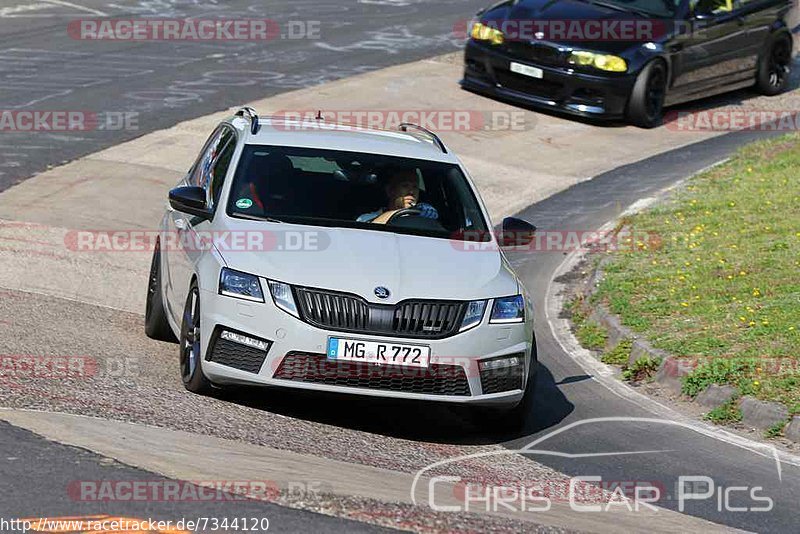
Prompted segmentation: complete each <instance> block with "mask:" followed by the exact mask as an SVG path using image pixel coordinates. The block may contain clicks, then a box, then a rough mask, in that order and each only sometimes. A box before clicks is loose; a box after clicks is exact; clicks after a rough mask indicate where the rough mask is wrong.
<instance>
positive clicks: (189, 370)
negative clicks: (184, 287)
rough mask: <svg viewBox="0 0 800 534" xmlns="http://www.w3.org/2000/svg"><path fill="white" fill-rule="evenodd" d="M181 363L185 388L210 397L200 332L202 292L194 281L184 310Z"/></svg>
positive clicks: (209, 382) (209, 384) (179, 348)
mask: <svg viewBox="0 0 800 534" xmlns="http://www.w3.org/2000/svg"><path fill="white" fill-rule="evenodd" d="M178 350H179V361H180V370H181V379H182V380H183V386H184V387H185V388H186V389H187V390H189V391H191V392H192V393H197V394H199V395H208V394H210V393H211V391H212V389H213V386H212V384H211V381H209V380H208V378H206V375H205V374H203V366H202V363H201V359H202V352H203V351H202V337H201V332H200V290H199V289H198V287H197V281H192V285H191V286H190V287H189V295H188V296H187V297H186V305H185V306H184V308H183V320H182V324H181V339H180V345H179V347H178Z"/></svg>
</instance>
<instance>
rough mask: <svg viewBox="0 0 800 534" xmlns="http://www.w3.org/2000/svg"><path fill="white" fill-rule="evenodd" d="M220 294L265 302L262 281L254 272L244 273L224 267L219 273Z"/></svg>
mask: <svg viewBox="0 0 800 534" xmlns="http://www.w3.org/2000/svg"><path fill="white" fill-rule="evenodd" d="M219 294H220V295H226V296H228V297H235V298H239V299H245V300H252V301H254V302H264V293H262V291H261V282H259V280H258V277H257V276H255V275H252V274H247V273H242V272H239V271H234V270H233V269H228V268H227V267H223V268H222V273H221V274H220V275H219Z"/></svg>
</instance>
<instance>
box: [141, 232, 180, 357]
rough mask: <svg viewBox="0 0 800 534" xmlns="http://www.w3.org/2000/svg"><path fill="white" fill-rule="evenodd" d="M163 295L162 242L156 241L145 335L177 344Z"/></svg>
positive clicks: (145, 311)
mask: <svg viewBox="0 0 800 534" xmlns="http://www.w3.org/2000/svg"><path fill="white" fill-rule="evenodd" d="M163 298H164V297H163V294H162V293H161V242H160V241H156V246H155V249H154V250H153V259H152V261H151V262H150V277H149V278H148V279H147V300H146V304H145V310H144V333H145V334H147V337H149V338H152V339H157V340H158V341H170V342H173V343H175V342H176V341H178V340H177V339H175V334H174V333H173V332H172V328H170V326H169V322H168V321H167V312H166V310H164V300H163Z"/></svg>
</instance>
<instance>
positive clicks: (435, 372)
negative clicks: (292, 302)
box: [201, 280, 536, 406]
mask: <svg viewBox="0 0 800 534" xmlns="http://www.w3.org/2000/svg"><path fill="white" fill-rule="evenodd" d="M262 285H263V287H267V285H266V283H265V281H263V280H262ZM489 309H490V308H489ZM531 315H532V314H531ZM488 316H489V313H488V310H487V313H486V314H485V317H484V320H483V323H482V324H480V325H479V326H477V327H475V328H472V329H470V330H468V331H465V332H462V333H459V334H456V335H454V336H451V337H447V338H444V339H425V340H420V339H403V338H395V337H386V336H376V335H368V334H352V333H344V332H337V331H332V330H327V329H322V328H317V327H315V326H312V325H310V324H307V323H305V322H303V321H302V320H300V319H298V318H296V317H294V316H292V315H290V314H288V313H286V312H284V311H283V310H281V309H279V308H277V307H276V306H275V305H274V304H273V302H272V300H271V299H270V298H269V295H267V302H266V303H255V302H248V301H244V300H239V299H235V298H231V297H226V296H223V295H219V294H217V293H214V292H210V291H205V290H203V291H201V333H202V347H203V350H202V354H203V358H202V360H201V361H202V369H203V372H204V373H205V375H206V376H207V377H208V379H209V380H211V381H212V382H214V383H216V384H219V385H237V384H238V385H265V386H282V387H290V388H300V389H308V390H317V391H329V392H338V393H348V394H358V395H365V396H379V397H390V398H398V399H416V400H426V401H437V402H449V403H461V404H464V403H469V404H481V405H509V406H510V405H514V404H516V403H518V402H519V401H520V400H521V398H522V395H523V391H524V389H525V382H526V377H527V376H528V371H529V366H530V365H531V347H532V342H533V339H534V337H533V327H532V325H531V322H530V320H529V321H527V322H525V323H519V324H489V323H488V320H489V317H488ZM223 329H224V330H228V331H233V332H237V333H240V334H244V335H246V336H251V337H254V338H258V339H262V340H265V341H267V342H269V343H270V346H269V349H268V350H267V352H266V356H264V354H263V351H261V353H260V354H261V358H262V359H263V361H262V360H261V359H257V358H256V357H257V356H258V353H259V351H258V350H256V349H253V348H248V347H236V346H235V345H232V344H231V342H230V341H226V342H225V343H224V344H222V343H221V342H220V338H219V334H220V331H221V330H223ZM329 336H336V337H347V338H358V339H366V340H383V341H389V342H395V343H410V344H425V345H428V346H430V348H431V358H430V368H429V370H428V372H426V373H427V374H425V375H424V376H421V375H417V374H415V373H419V372H421V370H419V369H414V368H388V367H387V366H375V365H373V366H363V365H362V364H360V363H359V364H355V363H346V362H331V361H330V360H327V359H326V357H325V352H326V349H327V341H328V337H329ZM239 349H241V350H239ZM220 353H222V356H223V357H220ZM234 353H235V354H234ZM533 354H535V352H534V353H533ZM506 355H518V356H519V357H521V359H522V360H523V361H524V365H523V368H520V369H519V373H520V374H521V378H520V379H519V380H518V382H513V381H509V380H508V377H507V376H504V375H503V376H499V378H498V377H497V376H489V375H487V374H486V372H485V371H484V372H483V374H482V372H481V369H480V368H479V365H478V362H479V361H480V360H488V359H492V358H498V357H502V356H506ZM215 360H216V361H215ZM220 362H224V363H220ZM232 362H233V363H232ZM253 362H255V364H254V363H253ZM535 364H536V362H534V363H533V365H535ZM366 367H369V368H366ZM422 371H424V370H422ZM302 373H309V374H307V376H302ZM398 373H399V374H398ZM401 374H402V375H403V376H400V375H401ZM509 384H513V388H510V389H509ZM485 389H488V390H491V391H494V392H488V393H487V392H486V391H485Z"/></svg>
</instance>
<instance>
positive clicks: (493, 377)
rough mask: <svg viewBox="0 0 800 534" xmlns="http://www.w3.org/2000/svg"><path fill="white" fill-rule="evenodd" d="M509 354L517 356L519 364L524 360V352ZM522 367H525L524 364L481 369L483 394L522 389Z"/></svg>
mask: <svg viewBox="0 0 800 534" xmlns="http://www.w3.org/2000/svg"><path fill="white" fill-rule="evenodd" d="M509 356H517V357H518V358H519V361H520V363H521V364H522V363H523V362H524V361H525V353H524V352H520V353H519V354H510V355H509ZM523 369H525V366H524V365H515V366H514V367H502V368H500V369H484V370H481V389H482V390H483V394H484V395H486V394H489V393H500V392H501V391H511V390H512V389H522V371H523Z"/></svg>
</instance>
